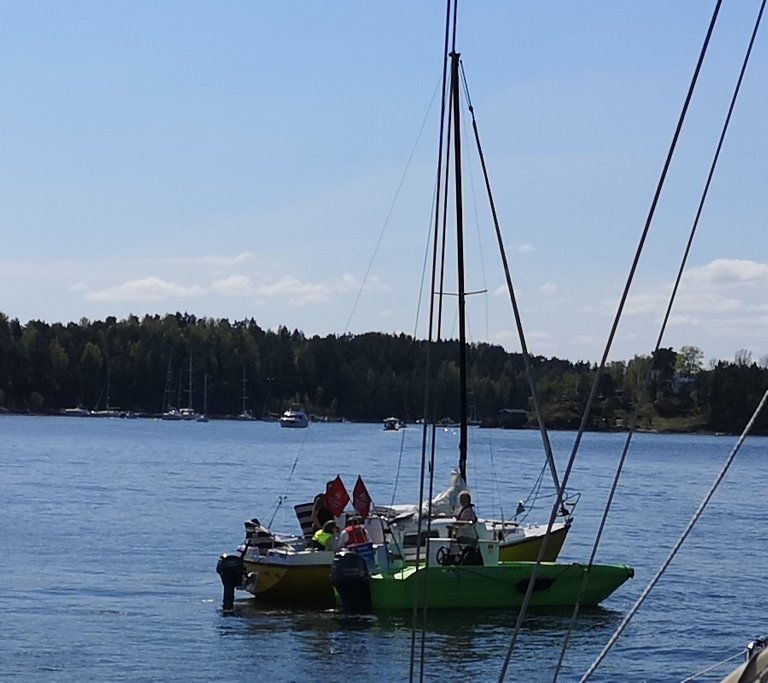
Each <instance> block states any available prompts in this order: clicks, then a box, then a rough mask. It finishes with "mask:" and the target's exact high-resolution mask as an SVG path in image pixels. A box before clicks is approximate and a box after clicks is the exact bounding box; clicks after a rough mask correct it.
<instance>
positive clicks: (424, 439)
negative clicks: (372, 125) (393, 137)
mask: <svg viewBox="0 0 768 683" xmlns="http://www.w3.org/2000/svg"><path fill="white" fill-rule="evenodd" d="M453 1H454V3H455V2H457V0H453ZM445 12H446V14H445V36H444V42H443V55H442V61H443V75H442V86H441V105H440V130H439V137H438V155H437V169H436V176H435V177H436V179H437V190H436V192H435V225H434V243H433V249H432V276H431V282H430V291H431V292H434V291H435V278H436V266H437V253H438V234H439V222H440V210H439V207H440V203H441V197H440V189H441V188H440V179H441V176H442V163H443V144H444V137H445V116H446V108H447V103H446V99H445V89H446V83H447V80H448V59H447V54H448V39H449V27H450V21H451V0H446V7H445ZM434 308H435V297H434V296H433V295H432V296H430V301H429V330H428V336H427V348H426V370H425V379H426V382H425V387H424V425H423V427H422V440H421V463H420V470H419V506H421V504H422V501H423V500H424V476H425V468H426V460H427V437H428V434H429V431H428V430H429V419H428V416H429V410H430V406H431V402H432V401H433V398H432V396H431V392H430V384H431V383H430V375H431V373H432V366H433V364H434V359H433V358H432V337H433V334H434V331H433V325H434V315H435V314H434ZM433 437H434V434H433ZM432 448H433V449H434V438H433V440H432ZM427 507H428V512H430V513H431V512H432V502H431V499H430V502H429V504H428V506H427ZM428 523H429V521H428ZM421 529H422V514H421V510H419V516H418V523H417V527H416V534H417V536H416V538H421ZM420 554H421V544H417V545H416V566H417V567H418V565H419V561H420V559H421V558H420ZM413 593H414V597H413V605H412V618H411V642H410V657H409V664H408V680H409V681H411V682H412V681H413V677H414V669H415V664H416V662H415V659H416V630H417V628H416V627H417V619H418V609H417V600H416V596H417V594H418V590H414V592H413ZM425 605H426V601H425ZM425 640H426V621H425V623H424V626H423V628H422V629H421V657H420V672H419V674H420V675H419V678H420V680H423V678H424V649H425Z"/></svg>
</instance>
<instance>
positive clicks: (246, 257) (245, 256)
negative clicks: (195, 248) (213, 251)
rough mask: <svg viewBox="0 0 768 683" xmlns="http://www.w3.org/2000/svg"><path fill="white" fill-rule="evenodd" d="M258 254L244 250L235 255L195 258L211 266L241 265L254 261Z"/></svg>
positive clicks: (196, 261) (198, 261)
mask: <svg viewBox="0 0 768 683" xmlns="http://www.w3.org/2000/svg"><path fill="white" fill-rule="evenodd" d="M254 258H256V255H255V254H254V253H252V252H250V251H244V252H242V253H240V254H237V255H235V256H202V257H200V258H197V259H194V262H195V263H202V264H205V265H209V266H241V265H243V264H245V263H248V262H250V261H253V259H254Z"/></svg>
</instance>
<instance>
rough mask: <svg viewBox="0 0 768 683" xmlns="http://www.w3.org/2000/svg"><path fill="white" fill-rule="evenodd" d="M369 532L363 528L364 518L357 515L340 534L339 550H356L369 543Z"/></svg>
mask: <svg viewBox="0 0 768 683" xmlns="http://www.w3.org/2000/svg"><path fill="white" fill-rule="evenodd" d="M369 540H370V539H369V538H368V532H367V531H366V530H365V527H364V526H363V518H362V517H360V516H358V515H355V516H354V517H352V518H351V519H350V520H349V523H348V524H347V526H346V527H344V530H343V531H342V532H341V533H340V534H339V548H349V549H350V550H354V549H355V547H356V546H359V545H363V544H364V543H368V541H369Z"/></svg>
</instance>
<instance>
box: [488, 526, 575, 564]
mask: <svg viewBox="0 0 768 683" xmlns="http://www.w3.org/2000/svg"><path fill="white" fill-rule="evenodd" d="M570 528H571V525H570V524H569V523H566V524H563V525H562V526H559V527H557V528H553V529H552V533H550V535H549V540H548V541H547V548H546V550H545V551H544V557H543V558H542V562H555V561H556V560H557V556H558V555H559V554H560V550H561V549H562V547H563V543H565V537H566V536H567V535H568V530H569V529H570ZM543 542H544V534H543V533H542V534H537V535H534V534H531V535H530V536H526V538H525V539H524V540H522V541H514V542H513V543H504V542H502V543H501V544H500V545H499V560H500V561H501V562H535V561H536V559H537V558H538V556H539V550H540V549H541V544H542V543H543Z"/></svg>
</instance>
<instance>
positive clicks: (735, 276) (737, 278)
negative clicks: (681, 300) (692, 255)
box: [684, 259, 768, 287]
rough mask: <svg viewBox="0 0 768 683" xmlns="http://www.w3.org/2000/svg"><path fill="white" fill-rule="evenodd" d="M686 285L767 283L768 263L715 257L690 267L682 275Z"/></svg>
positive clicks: (761, 284)
mask: <svg viewBox="0 0 768 683" xmlns="http://www.w3.org/2000/svg"><path fill="white" fill-rule="evenodd" d="M684 281H685V283H686V284H687V285H694V286H696V285H716V286H719V287H721V286H729V285H730V286H735V285H745V284H746V285H755V286H765V285H766V284H768V264H766V263H759V262H757V261H748V260H745V259H715V260H714V261H712V262H710V263H708V264H707V265H705V266H698V267H694V268H690V269H689V270H688V271H687V272H686V274H685V277H684Z"/></svg>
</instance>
